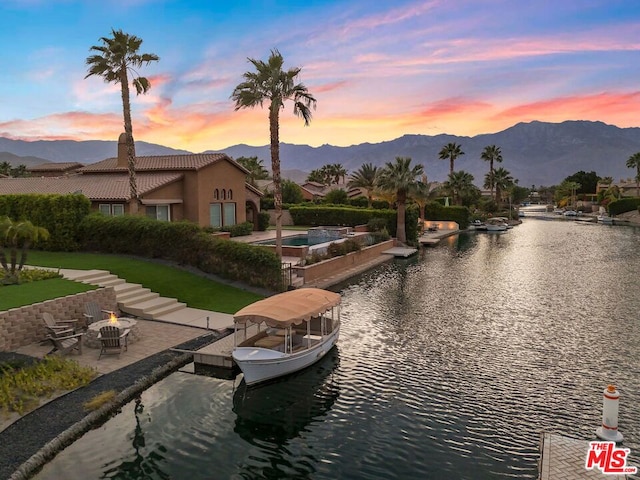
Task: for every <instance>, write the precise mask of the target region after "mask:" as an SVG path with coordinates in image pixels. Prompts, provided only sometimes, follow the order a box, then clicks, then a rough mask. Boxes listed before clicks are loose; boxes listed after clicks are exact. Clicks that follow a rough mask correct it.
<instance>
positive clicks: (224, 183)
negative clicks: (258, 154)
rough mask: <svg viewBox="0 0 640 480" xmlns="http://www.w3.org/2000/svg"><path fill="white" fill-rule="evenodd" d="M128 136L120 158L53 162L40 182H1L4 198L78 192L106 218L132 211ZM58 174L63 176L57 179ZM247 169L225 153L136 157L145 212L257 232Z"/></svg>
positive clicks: (256, 204)
mask: <svg viewBox="0 0 640 480" xmlns="http://www.w3.org/2000/svg"><path fill="white" fill-rule="evenodd" d="M127 165H128V163H127V154H126V145H125V142H124V134H122V135H121V136H120V139H119V140H118V156H117V157H114V158H107V159H105V160H102V161H100V162H97V163H93V164H89V165H84V166H83V165H81V164H71V163H59V164H56V163H51V164H44V165H40V166H38V168H32V169H31V172H32V174H36V175H39V176H37V177H35V176H32V177H26V178H0V195H3V194H24V193H57V194H68V193H78V194H82V195H85V196H86V197H88V198H89V200H91V206H92V209H94V210H96V211H100V212H102V213H103V214H105V215H113V216H116V215H125V214H127V213H129V211H130V205H131V194H130V188H129V174H128V166H127ZM56 173H57V175H56ZM246 174H247V170H246V169H245V168H244V167H242V166H241V165H240V164H238V163H237V162H235V161H234V160H233V159H231V158H230V157H229V156H227V155H225V154H222V153H201V154H188V155H155V156H139V157H136V181H137V187H138V196H139V201H140V204H141V206H140V208H141V209H142V212H143V213H145V214H146V215H147V216H149V217H152V218H156V219H158V220H165V221H180V220H189V221H192V222H194V223H197V224H199V225H201V226H212V227H223V226H231V225H235V224H238V223H244V222H246V221H250V222H253V224H254V225H255V226H256V227H257V225H258V221H257V220H258V213H259V211H260V197H261V196H262V195H263V194H262V192H261V191H260V190H258V189H257V188H255V187H253V186H251V185H249V184H248V183H246Z"/></svg>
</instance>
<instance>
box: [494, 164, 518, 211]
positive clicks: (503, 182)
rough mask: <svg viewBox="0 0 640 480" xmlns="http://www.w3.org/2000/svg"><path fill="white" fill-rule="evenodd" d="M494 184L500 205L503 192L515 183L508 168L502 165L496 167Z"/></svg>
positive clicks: (497, 201)
mask: <svg viewBox="0 0 640 480" xmlns="http://www.w3.org/2000/svg"><path fill="white" fill-rule="evenodd" d="M493 184H494V186H495V188H496V203H497V204H498V206H500V202H501V201H502V192H504V191H506V190H507V189H509V188H511V187H513V185H514V182H513V177H512V176H511V173H510V172H509V171H508V170H506V169H504V168H502V167H500V168H496V169H495V170H494V171H493Z"/></svg>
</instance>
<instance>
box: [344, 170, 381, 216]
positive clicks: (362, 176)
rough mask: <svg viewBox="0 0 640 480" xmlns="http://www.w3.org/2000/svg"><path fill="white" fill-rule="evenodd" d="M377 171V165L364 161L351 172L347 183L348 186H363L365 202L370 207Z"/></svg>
mask: <svg viewBox="0 0 640 480" xmlns="http://www.w3.org/2000/svg"><path fill="white" fill-rule="evenodd" d="M378 172H379V169H378V167H376V166H374V165H373V164H372V163H365V164H363V165H362V166H361V167H360V168H359V169H358V170H356V171H355V172H353V173H352V174H351V178H350V179H349V182H348V183H347V187H349V188H364V189H365V190H366V191H367V202H368V206H369V208H371V204H372V200H373V190H374V189H375V188H376V179H377V178H378Z"/></svg>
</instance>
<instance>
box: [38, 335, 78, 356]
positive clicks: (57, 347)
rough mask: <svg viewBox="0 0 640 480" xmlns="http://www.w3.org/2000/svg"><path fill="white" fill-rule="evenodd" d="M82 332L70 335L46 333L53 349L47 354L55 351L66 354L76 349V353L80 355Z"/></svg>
mask: <svg viewBox="0 0 640 480" xmlns="http://www.w3.org/2000/svg"><path fill="white" fill-rule="evenodd" d="M83 335H84V333H75V334H72V335H48V336H47V339H49V341H50V342H51V343H52V344H53V350H51V351H50V352H49V353H48V354H47V355H51V354H54V353H57V354H59V355H66V354H67V353H71V352H72V351H73V350H77V351H78V355H82V336H83Z"/></svg>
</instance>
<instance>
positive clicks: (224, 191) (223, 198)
mask: <svg viewBox="0 0 640 480" xmlns="http://www.w3.org/2000/svg"><path fill="white" fill-rule="evenodd" d="M226 199H227V191H226V190H225V189H224V188H223V189H222V200H226Z"/></svg>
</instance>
